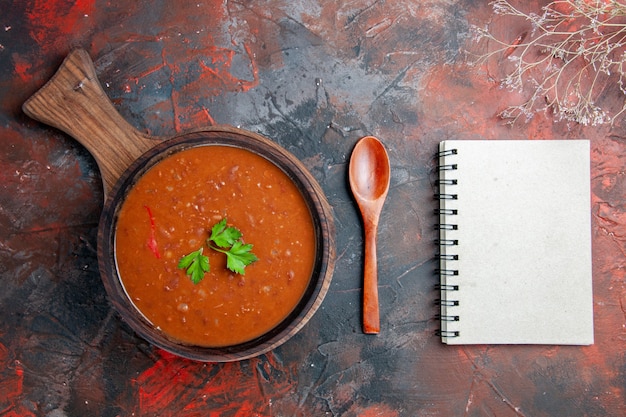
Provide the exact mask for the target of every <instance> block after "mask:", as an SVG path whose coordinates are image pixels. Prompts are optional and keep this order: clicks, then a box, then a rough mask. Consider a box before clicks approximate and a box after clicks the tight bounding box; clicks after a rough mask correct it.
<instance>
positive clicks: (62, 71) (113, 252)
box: [22, 49, 335, 362]
mask: <svg viewBox="0 0 626 417" xmlns="http://www.w3.org/2000/svg"><path fill="white" fill-rule="evenodd" d="M22 108H23V110H24V112H25V113H26V114H27V115H29V116H30V117H32V118H33V119H36V120H39V121H41V122H44V123H46V124H48V125H51V126H54V127H56V128H58V129H60V130H62V131H64V132H66V133H68V134H69V135H71V136H73V137H74V138H75V139H76V140H78V142H80V143H81V144H82V145H83V146H85V147H86V149H87V150H88V151H89V152H90V153H91V154H92V156H93V157H94V158H95V160H96V162H97V164H98V168H99V170H100V173H101V175H102V181H103V190H104V197H105V201H104V208H103V211H102V215H101V217H100V223H99V225H98V266H99V269H100V275H101V277H102V281H103V283H104V287H105V289H106V290H107V293H108V296H109V299H110V301H111V303H112V305H113V306H114V307H115V308H116V309H117V310H118V311H119V312H120V314H121V316H122V318H123V319H124V320H125V321H126V322H127V323H128V324H129V325H130V327H132V329H133V330H135V332H136V333H137V334H139V335H140V336H141V337H143V338H144V339H146V340H147V341H149V342H150V343H152V344H154V345H156V346H158V347H161V348H162V349H165V350H168V351H170V352H172V353H174V354H177V355H179V356H183V357H186V358H190V359H194V360H200V361H213V362H227V361H235V360H240V359H246V358H250V357H253V356H257V355H260V354H263V353H265V352H268V351H270V350H271V349H274V348H276V347H278V346H280V345H282V344H283V343H285V342H286V341H287V340H289V339H290V338H291V337H292V336H293V335H295V334H296V333H297V332H298V331H299V330H300V329H301V328H302V327H303V326H304V325H305V324H306V323H307V322H308V321H309V320H310V318H311V317H312V316H313V314H314V313H315V312H316V311H317V309H318V308H319V306H320V305H321V303H322V300H323V299H324V296H325V295H326V292H327V291H328V287H329V285H330V281H331V279H332V274H333V269H334V262H335V249H334V223H333V214H332V209H331V207H330V205H329V204H328V201H327V200H326V197H325V196H324V192H323V191H322V189H321V187H320V186H319V184H318V183H317V182H316V180H315V178H314V177H313V176H312V175H311V173H310V172H309V171H308V170H307V169H306V167H305V166H304V165H303V164H302V163H301V162H300V161H299V160H298V158H297V157H295V156H294V155H293V154H291V153H290V152H288V151H287V150H286V149H284V148H283V147H281V146H280V145H279V144H277V143H276V142H274V141H272V140H270V139H268V138H266V137H265V136H262V135H260V134H257V133H254V132H250V131H246V130H242V129H238V128H235V127H232V126H209V127H204V128H198V129H196V130H194V131H192V132H189V133H184V134H180V135H176V136H174V137H156V136H151V135H149V134H147V133H144V132H141V131H139V130H137V129H136V128H134V127H133V126H131V125H130V124H129V123H128V122H127V121H126V120H124V118H123V117H122V116H121V115H120V114H119V113H118V112H117V111H116V109H115V107H114V106H113V104H112V103H111V101H110V100H109V99H108V98H107V96H106V94H105V92H104V90H103V89H102V86H101V85H100V83H99V81H98V79H97V74H96V72H95V68H94V66H93V62H92V61H91V58H90V57H89V54H88V53H87V52H86V51H85V50H82V49H76V50H73V51H72V52H71V53H70V54H69V55H68V56H67V57H66V58H65V60H64V61H63V63H62V64H61V66H60V68H59V69H58V70H57V72H56V73H55V75H54V76H53V77H52V78H51V79H50V80H49V81H48V82H47V83H46V84H45V85H44V86H43V87H42V88H41V89H40V90H39V91H37V92H36V93H35V94H33V95H32V96H31V97H30V98H29V99H28V100H27V101H26V102H25V103H24V105H23V106H22Z"/></svg>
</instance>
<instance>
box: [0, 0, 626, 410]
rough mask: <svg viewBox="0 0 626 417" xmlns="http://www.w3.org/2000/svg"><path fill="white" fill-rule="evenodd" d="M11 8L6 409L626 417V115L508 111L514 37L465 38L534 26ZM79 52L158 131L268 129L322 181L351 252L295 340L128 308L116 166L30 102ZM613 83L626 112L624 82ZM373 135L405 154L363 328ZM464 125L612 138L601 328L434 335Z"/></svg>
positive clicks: (1, 330) (603, 174)
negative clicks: (362, 148)
mask: <svg viewBox="0 0 626 417" xmlns="http://www.w3.org/2000/svg"><path fill="white" fill-rule="evenodd" d="M0 4H1V6H2V12H1V13H0V141H1V149H2V150H1V152H0V178H1V181H0V286H1V290H0V317H1V321H0V415H6V416H30V415H34V416H51V417H59V416H65V415H67V416H92V415H98V416H99V415H101V416H111V417H112V416H131V415H137V416H150V415H162V416H170V415H171V416H262V417H266V416H267V417H269V416H324V415H332V416H366V417H374V416H376V417H396V416H407V417H414V416H445V417H448V416H528V417H530V416H532V417H538V416H623V415H624V414H626V358H625V352H626V327H625V326H626V278H625V276H626V273H625V271H626V269H625V267H626V257H625V252H626V210H625V209H626V205H625V196H626V175H625V161H626V152H625V148H626V141H625V136H626V124H624V122H623V120H622V119H620V118H616V119H615V121H614V122H613V123H604V124H599V125H596V126H593V125H585V124H584V123H576V122H571V121H567V120H558V118H557V117H555V116H554V115H553V114H551V113H550V112H541V111H539V112H537V113H536V114H535V115H534V117H533V118H532V119H530V120H528V121H526V120H521V121H518V122H516V123H515V124H513V125H509V124H507V123H505V121H504V120H503V119H502V118H501V117H499V116H498V114H499V113H500V112H501V111H502V110H503V109H505V108H507V107H508V106H511V105H515V104H516V103H519V100H520V97H521V96H523V94H524V93H525V92H524V91H522V92H521V93H520V92H517V91H510V90H507V89H506V88H502V87H501V85H500V83H499V82H498V80H499V79H500V78H501V74H500V72H502V71H504V70H505V68H506V65H508V63H509V62H510V60H508V61H507V59H506V56H505V55H507V56H508V55H511V54H513V55H514V54H515V51H514V50H505V51H504V52H502V53H500V54H495V55H493V57H492V58H490V59H488V60H487V61H486V62H485V63H484V64H481V65H468V60H470V58H468V54H466V53H465V51H468V50H470V51H471V50H473V49H474V50H476V49H480V48H489V46H486V47H485V46H484V45H483V46H480V45H478V41H477V40H476V38H475V36H474V35H473V33H474V31H472V30H471V29H472V28H473V27H478V28H484V27H490V28H491V29H492V30H493V31H494V32H498V33H500V34H502V35H503V36H504V37H505V38H507V39H509V42H512V43H515V42H519V40H520V39H522V38H523V36H522V34H526V33H528V32H527V30H528V29H527V28H525V26H524V25H527V24H528V22H525V21H524V20H523V19H522V20H521V21H520V20H519V19H517V20H515V19H510V20H506V19H504V20H503V19H497V18H496V17H494V16H493V8H492V6H490V5H488V4H487V2H482V1H471V0H458V1H457V0H446V1H444V0H430V1H411V0H398V1H366V0H353V1H339V2H330V1H282V0H281V1H271V2H270V1H244V0H239V1H232V0H231V1H227V0H222V1H215V0H195V1H189V0H182V1H176V2H168V1H163V0H157V1H146V0H140V1H133V2H129V1H120V0H107V1H105V0H75V1H69V0H29V1H18V0H3V1H2V2H0ZM524 4H526V5H525V6H524V7H525V8H526V10H532V9H533V8H535V9H538V8H539V5H540V4H542V3H538V2H536V1H532V2H526V3H524ZM488 25H489V26H488ZM76 47H81V48H84V49H86V50H87V51H88V52H89V53H90V55H91V56H92V58H93V60H94V62H95V66H96V71H97V74H98V78H99V79H100V81H101V84H102V86H103V88H104V90H105V92H106V94H107V95H108V97H109V98H110V99H111V100H112V102H113V103H114V105H115V107H116V109H117V110H118V111H119V112H120V113H121V114H122V115H123V116H124V118H126V119H127V120H128V121H129V122H130V123H131V124H132V125H133V126H135V127H137V128H138V129H140V130H142V131H146V132H148V133H150V134H154V135H164V136H168V135H173V134H175V133H179V132H184V131H186V130H189V129H193V128H196V127H199V126H206V125H214V124H226V125H232V126H237V127H241V128H243V129H247V130H251V131H255V132H259V133H261V134H264V135H266V136H267V137H269V138H271V139H272V140H274V141H276V142H277V143H279V144H280V145H282V146H284V147H285V148H287V149H288V150H289V151H291V152H292V153H294V154H295V155H296V156H297V157H298V158H299V159H300V160H302V161H303V162H304V164H305V165H306V166H307V167H308V168H309V170H310V171H311V172H312V173H313V175H314V176H315V178H316V179H317V180H318V181H319V182H320V184H321V185H322V187H323V189H324V191H325V193H326V195H327V197H328V200H329V202H330V204H331V205H332V207H333V209H334V216H335V222H336V226H337V240H336V250H337V263H336V270H335V274H334V278H333V281H332V284H331V287H330V290H329V292H328V295H327V297H326V299H325V301H324V303H323V304H322V307H321V308H320V310H319V311H318V312H317V313H316V314H315V316H314V317H313V318H312V319H311V321H310V322H309V323H308V324H307V325H306V326H305V327H304V328H303V330H302V331H301V332H300V333H298V334H297V335H296V336H295V337H294V338H292V339H291V340H289V341H288V342H287V343H285V344H284V345H282V346H281V347H279V348H277V349H275V350H274V351H271V352H270V353H267V354H265V355H262V356H260V357H257V358H253V359H250V360H245V361H241V362H234V363H227V364H215V363H198V362H193V361H189V360H185V359H181V358H178V357H175V356H173V355H171V354H169V353H166V352H164V351H161V350H159V349H157V348H154V347H152V346H150V345H149V344H148V343H146V342H145V341H143V340H142V339H141V338H139V337H138V336H137V335H136V334H134V332H133V331H132V330H131V329H130V328H129V327H128V326H127V325H126V324H125V323H124V322H123V321H122V320H121V318H120V317H119V315H118V314H117V313H116V311H114V310H113V309H112V307H111V305H110V304H109V301H108V298H107V295H106V293H105V290H104V287H103V285H102V283H101V280H100V276H99V272H98V265H97V250H96V234H97V225H98V221H99V215H100V212H101V210H102V200H103V190H102V183H101V177H100V174H99V171H98V168H97V166H96V164H95V161H94V159H93V158H92V157H91V155H90V154H89V153H88V152H87V151H86V150H85V149H84V148H83V147H82V146H81V145H79V144H78V143H77V142H76V141H75V140H74V139H72V138H71V137H69V136H68V135H66V134H64V133H61V132H60V131H58V130H55V129H54V128H51V127H48V126H45V125H43V124H41V123H38V122H35V121H33V120H31V119H29V118H28V117H27V116H26V115H25V114H24V113H23V112H22V110H21V106H22V104H23V102H24V101H25V100H26V99H27V98H28V97H29V96H30V95H31V94H33V93H34V92H35V91H37V90H38V89H39V88H40V87H41V86H42V85H43V84H44V83H45V82H46V81H47V80H48V79H49V78H50V77H51V76H52V75H53V74H54V72H55V71H56V69H57V68H58V66H59V65H60V63H61V62H62V60H63V58H64V57H65V56H66V55H67V54H68V52H69V51H70V50H72V49H73V48H76ZM526 93H527V91H526ZM600 97H601V99H600V101H599V103H601V104H605V105H606V106H608V108H609V109H613V113H615V112H617V111H619V109H621V104H620V103H621V102H623V94H622V93H621V92H620V90H619V86H618V85H617V83H614V84H610V83H607V84H606V85H604V86H603V89H602V92H601V95H600ZM370 134H371V135H376V136H377V137H379V138H380V139H381V140H382V141H383V142H384V143H385V145H386V146H387V149H388V151H389V154H390V158H391V163H392V178H391V190H390V192H389V196H388V200H387V202H386V204H385V206H384V209H383V213H382V219H381V224H380V230H379V234H378V241H379V256H378V258H379V271H380V296H381V324H382V330H381V333H380V334H379V335H378V336H371V335H364V334H363V333H362V331H361V325H360V314H361V310H360V297H361V292H360V288H361V274H362V260H363V259H362V253H363V252H362V243H363V239H362V227H361V223H360V217H359V215H358V212H357V208H356V205H355V203H354V201H353V199H352V197H351V194H350V192H349V189H348V185H347V163H348V160H349V156H350V152H351V150H352V148H353V146H354V144H355V143H356V141H357V140H358V139H359V138H360V137H362V136H365V135H370ZM449 138H461V139H476V138H486V139H504V138H513V139H551V138H565V139H568V138H572V139H573V138H589V139H591V161H592V167H591V173H592V183H591V193H592V207H591V211H590V214H591V216H592V227H593V230H592V239H593V284H594V314H595V344H594V345H592V346H585V347H578V346H459V347H452V346H446V345H443V344H442V343H441V342H440V340H439V338H438V337H436V336H435V331H436V330H437V329H438V323H437V320H436V319H435V314H436V313H437V307H436V306H435V305H434V301H435V299H436V298H437V296H438V294H437V292H436V291H435V290H434V285H435V283H436V277H435V275H434V269H435V268H436V265H435V264H434V262H433V261H432V258H433V255H434V253H435V250H436V248H435V247H434V245H433V240H434V239H435V237H436V236H435V230H434V229H433V224H434V219H433V215H432V212H433V208H434V207H435V205H436V202H435V200H434V199H433V192H434V189H433V176H432V174H431V170H432V168H433V159H432V157H433V154H434V152H435V151H436V147H437V143H438V142H439V141H440V140H442V139H449ZM551 215H556V214H555V213H546V216H551ZM547 319H549V318H547Z"/></svg>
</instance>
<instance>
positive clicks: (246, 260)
mask: <svg viewBox="0 0 626 417" xmlns="http://www.w3.org/2000/svg"><path fill="white" fill-rule="evenodd" d="M226 221H227V219H226V218H224V219H222V220H221V221H220V222H219V223H217V224H215V225H214V226H213V227H212V228H211V236H209V238H208V239H207V246H208V247H209V248H211V249H213V250H215V251H217V252H221V253H223V254H225V255H226V267H227V268H228V269H229V270H231V271H233V272H235V273H238V274H241V275H244V274H245V268H246V266H248V265H250V264H251V263H253V262H255V261H257V260H258V258H257V257H256V255H255V254H254V253H252V252H251V250H252V246H253V245H252V244H250V243H244V242H243V241H242V240H241V236H242V233H241V231H240V230H239V229H237V228H236V227H233V226H228V227H227V226H226ZM178 268H179V269H186V270H187V275H189V277H190V279H191V281H192V282H193V283H194V284H197V283H198V282H200V281H201V280H202V278H204V274H205V273H206V272H209V269H210V266H209V258H208V257H207V256H205V255H203V254H202V248H200V249H198V250H197V251H194V252H191V253H190V254H188V255H185V256H183V257H182V259H181V260H180V262H179V263H178Z"/></svg>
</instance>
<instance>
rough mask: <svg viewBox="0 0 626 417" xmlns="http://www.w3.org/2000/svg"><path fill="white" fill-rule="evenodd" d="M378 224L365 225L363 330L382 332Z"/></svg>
mask: <svg viewBox="0 0 626 417" xmlns="http://www.w3.org/2000/svg"><path fill="white" fill-rule="evenodd" d="M376 230H377V224H371V223H370V224H366V225H365V254H364V255H365V265H364V271H363V332H364V333H367V334H378V333H379V332H380V313H379V311H378V308H379V307H378V262H377V258H376Z"/></svg>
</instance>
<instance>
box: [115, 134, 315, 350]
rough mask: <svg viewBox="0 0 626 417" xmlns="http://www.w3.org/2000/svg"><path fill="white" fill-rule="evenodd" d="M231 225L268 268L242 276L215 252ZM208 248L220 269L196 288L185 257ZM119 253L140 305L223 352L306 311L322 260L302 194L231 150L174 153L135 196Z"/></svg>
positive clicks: (176, 331) (180, 335)
mask: <svg viewBox="0 0 626 417" xmlns="http://www.w3.org/2000/svg"><path fill="white" fill-rule="evenodd" d="M224 218H226V219H227V224H228V225H229V226H234V227H236V228H238V229H239V230H240V231H241V232H242V240H243V241H244V242H245V243H246V244H248V243H249V244H252V245H253V248H252V252H253V253H254V254H255V255H256V256H257V257H258V261H256V262H254V263H252V264H250V265H248V266H247V267H246V268H245V274H244V275H240V274H236V273H234V272H231V271H230V270H228V269H227V268H226V257H225V255H224V254H222V253H219V252H217V251H215V250H211V249H209V248H208V247H207V244H206V239H207V238H208V237H209V235H210V233H211V228H212V227H213V225H215V224H216V223H218V222H219V221H220V220H222V219H224ZM200 247H203V248H204V250H203V254H204V255H206V256H208V258H209V263H210V271H209V272H208V273H206V274H205V275H204V278H203V279H202V280H201V281H200V282H199V283H197V284H194V283H193V282H192V281H191V279H190V278H189V276H187V275H186V272H185V271H184V270H181V269H179V268H178V263H179V261H180V259H181V258H182V257H183V256H184V255H187V254H189V253H191V252H193V251H196V250H198V249H199V248H200ZM115 256H116V262H117V268H118V272H119V275H120V279H121V281H122V284H123V286H124V289H125V291H126V293H127V294H128V296H129V298H130V300H131V301H132V303H133V304H134V305H135V307H136V308H137V309H138V310H139V311H140V312H141V313H142V314H143V316H144V317H145V318H147V319H148V320H149V321H150V322H151V323H152V324H153V325H154V326H155V327H157V328H158V329H160V330H161V331H162V332H163V333H164V334H166V335H168V336H169V337H170V338H172V339H174V340H177V341H179V342H182V343H186V344H192V345H198V346H205V347H223V346H229V345H234V344H239V343H243V342H246V341H249V340H252V339H255V338H257V337H259V336H261V335H263V334H264V333H266V332H268V331H269V330H271V329H272V328H274V327H275V326H276V325H278V324H279V323H280V322H281V321H282V320H283V319H285V318H286V317H287V316H288V315H289V313H290V312H292V311H293V309H294V308H295V306H296V305H297V304H298V302H299V301H300V299H301V298H302V295H303V293H304V291H305V290H306V287H307V285H308V284H309V281H310V279H311V274H312V270H313V268H314V263H315V256H316V254H315V229H314V225H313V221H312V218H311V214H310V212H309V209H308V207H307V205H306V202H305V200H304V198H303V197H302V194H301V193H300V191H299V190H298V189H297V187H296V186H295V185H294V183H293V182H292V181H291V179H290V178H289V177H288V176H287V175H286V174H285V173H284V172H283V171H282V170H280V169H279V168H278V167H277V166H275V165H274V164H273V163H271V162H269V161H268V160H266V159H265V158H263V157H261V156H258V155H256V154H254V153H252V152H250V151H247V150H245V149H240V148H236V147H229V146H223V145H209V146H199V147H194V148H190V149H186V150H183V151H180V152H177V153H175V154H173V155H170V156H168V157H166V158H165V159H163V160H162V161H160V162H158V163H157V164H156V165H155V166H153V167H152V168H150V169H149V170H148V171H147V172H146V173H145V174H144V175H143V176H142V177H141V178H140V179H139V180H138V181H137V183H136V184H135V185H134V187H133V188H132V190H131V191H130V192H129V193H128V195H127V197H126V199H125V201H124V203H123V205H122V207H121V209H120V211H119V215H118V219H117V226H116V233H115Z"/></svg>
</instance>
